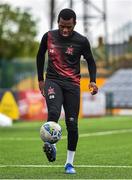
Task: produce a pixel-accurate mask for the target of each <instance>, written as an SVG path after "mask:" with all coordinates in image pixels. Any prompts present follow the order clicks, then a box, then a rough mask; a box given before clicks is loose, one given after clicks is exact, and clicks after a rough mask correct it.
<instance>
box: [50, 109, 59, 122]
mask: <svg viewBox="0 0 132 180" xmlns="http://www.w3.org/2000/svg"><path fill="white" fill-rule="evenodd" d="M59 117H60V112H59V111H58V110H57V109H55V108H53V109H51V110H49V112H48V121H55V122H58V120H59Z"/></svg>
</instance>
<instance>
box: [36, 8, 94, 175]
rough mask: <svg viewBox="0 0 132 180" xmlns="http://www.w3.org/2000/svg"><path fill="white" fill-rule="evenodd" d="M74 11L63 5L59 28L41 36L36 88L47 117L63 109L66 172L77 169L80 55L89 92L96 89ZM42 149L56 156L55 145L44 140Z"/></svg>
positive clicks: (86, 43)
mask: <svg viewBox="0 0 132 180" xmlns="http://www.w3.org/2000/svg"><path fill="white" fill-rule="evenodd" d="M75 25H76V14H75V12H74V11H73V10H72V9H63V10H61V11H60V13H59V15H58V29H57V30H50V31H48V32H47V33H45V34H44V35H43V37H42V40H41V43H40V47H39V50H38V54H37V72H38V82H39V89H40V91H41V93H42V95H43V96H45V99H46V103H47V108H48V119H47V121H55V122H58V120H59V117H60V113H61V107H62V105H63V108H64V111H65V122H66V127H67V159H66V163H65V172H66V173H68V174H74V173H76V171H75V168H74V166H73V161H74V155H75V151H76V147H77V142H78V114H79V105H80V57H81V55H83V57H84V58H85V60H86V62H87V64H88V71H89V76H90V82H89V88H90V89H92V92H91V94H92V95H94V94H96V93H97V92H98V88H97V85H96V64H95V61H94V58H93V55H92V52H91V49H90V44H89V41H88V39H87V38H86V37H85V36H83V35H81V34H79V33H78V32H76V31H74V27H75ZM46 51H48V67H47V71H46V78H45V80H44V77H43V69H44V64H45V53H46ZM43 149H44V152H45V154H46V156H47V158H48V160H49V161H50V162H52V161H55V159H56V149H55V147H54V145H52V144H50V143H45V144H44V147H43Z"/></svg>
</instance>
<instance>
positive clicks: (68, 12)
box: [58, 8, 76, 22]
mask: <svg viewBox="0 0 132 180" xmlns="http://www.w3.org/2000/svg"><path fill="white" fill-rule="evenodd" d="M60 18H62V19H64V20H69V19H71V18H73V20H74V22H76V13H75V12H74V11H73V10H72V9H68V8H66V9H62V10H61V11H60V13H59V15H58V22H59V20H60Z"/></svg>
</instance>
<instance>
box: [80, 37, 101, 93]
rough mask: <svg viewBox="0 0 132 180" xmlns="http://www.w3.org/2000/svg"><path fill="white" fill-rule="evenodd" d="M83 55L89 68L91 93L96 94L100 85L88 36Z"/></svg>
mask: <svg viewBox="0 0 132 180" xmlns="http://www.w3.org/2000/svg"><path fill="white" fill-rule="evenodd" d="M83 56H84V59H85V60H86V61H87V64H88V70H89V76H90V83H89V89H90V92H91V94H92V95H95V94H96V93H97V92H98V87H97V85H96V64H95V60H94V58H93V54H92V51H91V48H90V43H89V41H88V39H87V38H86V39H85V43H84V47H83Z"/></svg>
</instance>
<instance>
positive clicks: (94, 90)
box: [89, 82, 98, 95]
mask: <svg viewBox="0 0 132 180" xmlns="http://www.w3.org/2000/svg"><path fill="white" fill-rule="evenodd" d="M89 90H90V92H91V94H92V95H95V94H97V93H98V87H97V85H96V83H95V82H90V84H89Z"/></svg>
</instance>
